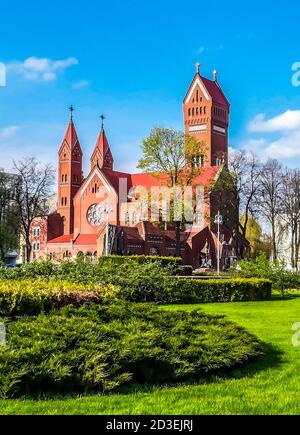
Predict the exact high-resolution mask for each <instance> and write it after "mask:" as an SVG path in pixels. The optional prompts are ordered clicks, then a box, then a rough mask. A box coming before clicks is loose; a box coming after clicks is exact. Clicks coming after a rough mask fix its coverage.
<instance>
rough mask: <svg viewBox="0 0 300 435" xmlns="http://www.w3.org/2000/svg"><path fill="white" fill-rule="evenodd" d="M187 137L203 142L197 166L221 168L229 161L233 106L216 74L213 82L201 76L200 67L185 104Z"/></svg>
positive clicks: (197, 67)
mask: <svg viewBox="0 0 300 435" xmlns="http://www.w3.org/2000/svg"><path fill="white" fill-rule="evenodd" d="M183 112H184V130H185V134H187V135H193V136H195V137H196V139H197V140H198V141H199V142H201V147H200V148H199V155H197V156H195V159H194V160H195V164H196V165H197V166H220V165H221V164H224V163H225V164H227V162H228V128H229V112H230V104H229V102H228V100H227V98H226V97H225V95H224V93H223V91H222V89H221V87H220V85H219V83H218V79H217V71H214V72H213V80H209V79H207V78H205V77H203V76H201V75H200V64H199V63H197V64H196V74H195V76H194V78H193V80H192V83H191V85H190V87H189V89H188V91H187V93H186V96H185V98H184V101H183Z"/></svg>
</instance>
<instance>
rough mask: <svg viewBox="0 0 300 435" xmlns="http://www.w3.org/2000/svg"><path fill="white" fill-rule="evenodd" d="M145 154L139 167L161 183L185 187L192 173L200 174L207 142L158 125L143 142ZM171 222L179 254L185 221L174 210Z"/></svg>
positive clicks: (142, 147)
mask: <svg viewBox="0 0 300 435" xmlns="http://www.w3.org/2000/svg"><path fill="white" fill-rule="evenodd" d="M141 149H142V153H143V156H142V158H141V159H140V160H139V163H138V167H139V168H140V169H143V170H145V171H146V172H151V173H152V174H153V176H157V177H158V176H160V175H161V174H162V173H163V174H164V177H160V178H161V184H162V185H165V186H168V187H171V188H175V187H180V188H181V189H183V188H184V187H185V186H187V185H190V184H191V182H192V179H193V177H194V176H195V175H196V174H199V172H200V170H201V169H200V168H201V166H202V163H203V158H204V157H203V156H204V155H205V143H202V142H198V141H197V140H196V139H195V138H194V137H191V136H186V135H184V133H183V132H181V131H177V130H174V129H168V128H162V127H155V128H153V129H152V131H151V132H150V135H149V136H148V137H147V138H146V139H144V141H143V143H142V145H141ZM170 221H171V222H173V223H174V225H175V234H176V256H178V257H179V256H180V253H181V251H180V235H181V230H182V228H183V225H182V224H183V221H182V219H181V220H178V219H177V218H176V217H174V213H172V205H171V220H170Z"/></svg>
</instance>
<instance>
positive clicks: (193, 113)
mask: <svg viewBox="0 0 300 435" xmlns="http://www.w3.org/2000/svg"><path fill="white" fill-rule="evenodd" d="M194 115H195V109H194V108H193V109H192V116H194Z"/></svg>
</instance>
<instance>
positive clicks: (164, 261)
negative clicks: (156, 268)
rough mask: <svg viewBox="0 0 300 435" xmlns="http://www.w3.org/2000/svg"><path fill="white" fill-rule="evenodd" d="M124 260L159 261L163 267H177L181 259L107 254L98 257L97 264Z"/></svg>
mask: <svg viewBox="0 0 300 435" xmlns="http://www.w3.org/2000/svg"><path fill="white" fill-rule="evenodd" d="M126 261H135V262H136V263H139V264H143V263H157V262H158V263H160V264H161V265H162V266H163V267H174V268H177V267H179V266H181V265H182V259H181V258H178V257H158V256H151V255H130V256H122V255H109V256H107V257H105V256H103V257H99V259H98V264H99V265H100V266H101V265H102V264H103V265H105V264H107V263H113V264H114V265H116V266H117V265H120V264H123V263H124V262H126Z"/></svg>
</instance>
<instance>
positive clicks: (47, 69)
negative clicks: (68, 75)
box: [8, 56, 79, 81]
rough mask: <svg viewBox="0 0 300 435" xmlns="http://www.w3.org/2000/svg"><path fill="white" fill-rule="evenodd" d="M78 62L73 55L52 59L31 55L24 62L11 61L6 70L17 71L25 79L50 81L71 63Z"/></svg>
mask: <svg viewBox="0 0 300 435" xmlns="http://www.w3.org/2000/svg"><path fill="white" fill-rule="evenodd" d="M78 63H79V62H78V60H77V59H76V58H75V57H68V58H66V59H62V60H52V59H49V58H38V57H35V56H32V57H29V58H27V59H26V60H25V61H24V62H12V63H11V64H9V65H8V71H14V72H16V73H18V74H20V75H21V76H22V77H24V78H25V79H26V80H39V81H52V80H55V79H56V77H57V74H58V73H59V72H62V71H64V70H65V69H66V68H69V67H71V66H73V65H78Z"/></svg>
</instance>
